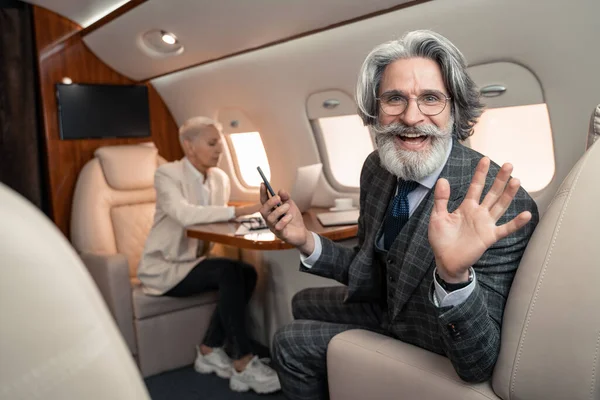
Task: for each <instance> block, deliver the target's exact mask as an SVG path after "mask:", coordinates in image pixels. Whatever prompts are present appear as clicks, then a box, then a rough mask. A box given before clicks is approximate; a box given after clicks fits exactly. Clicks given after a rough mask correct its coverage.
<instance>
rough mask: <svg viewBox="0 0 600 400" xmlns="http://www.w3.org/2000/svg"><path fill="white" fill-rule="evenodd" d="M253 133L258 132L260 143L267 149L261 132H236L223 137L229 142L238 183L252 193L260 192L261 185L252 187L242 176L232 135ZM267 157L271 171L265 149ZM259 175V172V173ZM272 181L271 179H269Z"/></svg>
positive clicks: (228, 145)
mask: <svg viewBox="0 0 600 400" xmlns="http://www.w3.org/2000/svg"><path fill="white" fill-rule="evenodd" d="M253 132H257V133H258V136H259V137H260V142H261V143H262V145H263V149H264V147H265V144H264V142H263V140H262V135H261V133H260V131H258V130H256V131H250V132H235V133H227V134H225V135H223V136H225V141H226V142H227V147H228V149H229V154H230V155H231V162H232V164H233V169H234V171H235V174H236V177H237V180H238V182H239V183H240V185H242V187H243V188H244V189H247V190H252V191H258V190H259V189H260V184H259V185H258V186H250V185H249V184H248V183H247V182H246V180H245V179H244V175H243V174H242V170H241V169H240V162H239V159H238V155H237V152H236V151H235V145H234V144H233V140H231V135H237V134H240V133H253ZM265 155H266V157H267V163H269V171H270V169H271V163H270V162H269V155H268V154H267V151H266V149H265ZM257 174H258V172H257ZM269 179H270V177H269Z"/></svg>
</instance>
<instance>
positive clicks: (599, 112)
mask: <svg viewBox="0 0 600 400" xmlns="http://www.w3.org/2000/svg"><path fill="white" fill-rule="evenodd" d="M599 138H600V104H598V106H597V107H596V109H595V110H594V112H593V114H592V120H591V121H590V132H589V134H588V141H587V147H586V149H589V148H590V147H591V146H592V145H593V144H594V142H595V141H596V140H598V139H599Z"/></svg>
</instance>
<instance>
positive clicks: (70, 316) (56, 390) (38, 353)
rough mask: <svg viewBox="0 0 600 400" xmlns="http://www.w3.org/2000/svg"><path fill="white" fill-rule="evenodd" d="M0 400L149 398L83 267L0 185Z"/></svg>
mask: <svg viewBox="0 0 600 400" xmlns="http://www.w3.org/2000/svg"><path fill="white" fill-rule="evenodd" d="M0 204H1V205H2V206H1V207H0V221H2V223H0V260H2V261H1V262H0V269H1V271H2V278H1V279H0V399H7V400H8V399H10V400H16V399H61V400H70V399H73V400H75V399H77V400H79V399H86V400H100V399H102V400H104V399H115V400H134V399H136V400H137V399H139V400H142V399H149V398H150V397H149V395H148V392H147V391H146V387H145V386H144V383H143V381H142V378H141V376H140V373H139V371H138V370H137V368H136V365H135V362H134V360H133V358H132V357H131V354H130V352H129V350H128V348H127V345H126V344H125V342H124V341H123V338H122V337H121V335H120V334H119V331H118V329H117V326H116V325H115V323H114V321H113V319H112V318H111V316H110V314H109V312H108V309H107V308H106V305H105V304H104V301H102V298H101V297H100V293H99V292H98V289H97V288H96V285H94V283H93V281H92V279H91V278H90V275H89V274H88V272H87V271H86V269H85V267H84V265H83V263H82V262H81V260H80V259H79V257H78V256H77V254H76V253H75V251H74V250H73V248H72V247H71V245H70V244H69V243H68V242H67V240H66V239H65V238H64V236H63V235H62V234H61V233H60V232H59V230H58V229H57V228H56V226H55V225H54V224H52V222H51V221H49V220H48V219H47V218H46V217H45V216H44V215H43V214H42V213H41V212H40V211H39V210H38V209H36V208H35V207H34V206H33V205H31V204H30V203H29V202H28V201H27V200H25V199H24V198H23V197H21V196H20V195H18V194H16V193H15V192H13V191H12V190H11V189H9V188H8V187H6V186H4V185H3V184H1V183H0Z"/></svg>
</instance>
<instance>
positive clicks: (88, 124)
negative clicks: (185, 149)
mask: <svg viewBox="0 0 600 400" xmlns="http://www.w3.org/2000/svg"><path fill="white" fill-rule="evenodd" d="M56 97H57V101H58V115H59V124H60V138H61V139H97V138H115V137H116V138H127V137H147V136H150V122H149V112H148V88H147V87H146V86H144V85H139V86H138V85H81V84H72V85H65V84H60V83H59V84H57V85H56Z"/></svg>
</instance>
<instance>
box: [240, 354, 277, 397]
mask: <svg viewBox="0 0 600 400" xmlns="http://www.w3.org/2000/svg"><path fill="white" fill-rule="evenodd" d="M229 388H230V389H231V390H233V391H235V392H246V391H248V390H249V389H252V390H254V391H255V392H256V393H271V392H276V391H277V390H280V389H281V384H280V383H279V377H278V376H277V372H275V370H273V368H271V367H269V366H268V365H265V364H264V363H263V362H262V361H261V360H259V359H258V356H254V357H253V358H252V360H250V362H249V363H248V365H246V368H245V369H244V370H243V371H242V372H237V371H236V370H235V368H233V376H232V377H231V379H230V380H229Z"/></svg>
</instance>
